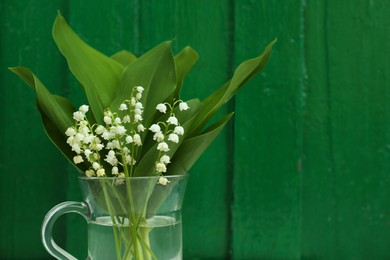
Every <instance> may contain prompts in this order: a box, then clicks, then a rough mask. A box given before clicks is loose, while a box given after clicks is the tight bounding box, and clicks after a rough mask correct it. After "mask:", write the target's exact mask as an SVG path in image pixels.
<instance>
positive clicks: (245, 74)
mask: <svg viewBox="0 0 390 260" xmlns="http://www.w3.org/2000/svg"><path fill="white" fill-rule="evenodd" d="M275 42H276V40H275V41H273V42H271V43H270V44H269V45H268V46H267V47H266V48H265V50H264V52H263V54H261V55H260V56H259V57H257V58H254V59H250V60H246V61H244V62H243V63H241V64H240V65H239V66H238V68H237V69H236V71H235V72H234V75H233V77H232V79H231V80H230V81H228V82H227V83H226V84H224V85H223V86H222V87H221V88H219V89H218V90H216V91H215V92H214V93H212V94H211V95H210V96H208V97H207V98H206V99H205V100H204V104H205V105H204V106H203V108H202V111H201V112H200V113H199V116H198V118H197V120H196V122H195V123H194V127H193V129H192V134H193V135H197V134H198V133H199V132H200V131H201V129H202V128H203V127H204V126H205V125H206V124H207V122H208V121H209V120H210V119H211V117H212V116H213V115H214V114H215V113H216V112H217V111H218V109H219V108H221V106H222V105H223V104H225V103H226V102H227V101H229V100H230V98H232V97H233V96H234V95H235V94H236V93H237V92H238V91H239V90H240V89H241V87H243V85H244V84H245V83H246V82H247V81H248V80H250V79H251V78H253V77H254V76H255V75H256V74H257V73H259V72H260V71H261V70H262V69H263V68H264V67H265V65H266V63H267V61H268V58H269V56H270V54H271V49H272V46H273V44H274V43H275Z"/></svg>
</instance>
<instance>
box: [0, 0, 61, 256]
mask: <svg viewBox="0 0 390 260" xmlns="http://www.w3.org/2000/svg"><path fill="white" fill-rule="evenodd" d="M62 4H63V3H62V1H43V3H42V5H37V4H36V1H31V0H23V1H1V3H0V12H1V13H0V21H1V23H0V24H1V27H0V38H1V43H0V44H1V45H0V52H1V53H0V57H1V60H0V65H1V70H0V74H1V75H0V78H1V82H2V83H1V84H2V85H1V95H0V101H1V104H2V108H3V113H2V115H1V120H2V127H1V128H0V129H1V130H0V146H1V147H2V149H1V152H0V158H1V159H0V160H1V162H0V169H1V171H2V173H3V180H2V181H1V182H0V191H1V203H0V211H1V213H2V214H1V217H0V221H1V223H3V224H2V227H1V234H0V258H1V259H25V258H29V259H43V258H45V257H48V254H47V253H46V252H45V251H44V249H43V246H42V243H41V239H40V229H41V224H42V221H43V218H44V216H45V214H46V212H47V211H49V209H50V208H51V207H52V206H54V205H55V204H56V203H58V202H60V201H64V199H65V195H66V191H65V187H66V185H65V183H66V172H65V170H64V168H65V167H64V166H65V165H66V161H65V160H64V158H63V156H62V155H61V154H60V152H59V151H57V149H56V148H55V147H54V145H52V144H51V143H50V141H49V139H48V138H47V137H46V135H45V133H44V130H43V127H42V124H41V122H40V116H39V113H38V111H37V109H36V106H35V93H34V91H33V90H32V89H31V88H29V87H27V86H26V85H25V84H24V83H23V82H21V81H20V80H19V79H18V78H17V77H16V76H15V75H12V73H11V72H9V71H7V69H6V68H7V67H12V66H25V67H29V68H31V69H32V70H33V71H34V73H35V74H36V75H37V76H39V77H40V79H41V81H42V82H43V83H44V84H45V85H46V86H47V87H48V88H50V90H51V91H53V92H54V93H57V94H63V93H64V88H65V85H64V78H63V76H62V75H63V74H62V68H63V66H64V64H63V62H62V61H61V60H60V59H59V56H56V48H55V45H54V42H53V41H52V39H51V25H52V21H53V19H54V17H55V15H56V10H58V9H60V8H61V7H62ZM37 14H39V15H37ZM53 53H54V55H53ZM57 227H58V228H64V226H63V225H61V224H60V223H59V224H58V225H57ZM62 241H63V239H62ZM59 242H61V238H59Z"/></svg>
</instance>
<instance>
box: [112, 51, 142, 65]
mask: <svg viewBox="0 0 390 260" xmlns="http://www.w3.org/2000/svg"><path fill="white" fill-rule="evenodd" d="M111 59H113V60H115V61H117V62H119V63H120V64H122V65H123V66H124V67H126V66H127V65H129V64H130V63H132V62H133V61H136V60H137V57H135V55H134V54H132V53H131V52H129V51H126V50H122V51H119V52H117V53H115V54H114V55H112V56H111Z"/></svg>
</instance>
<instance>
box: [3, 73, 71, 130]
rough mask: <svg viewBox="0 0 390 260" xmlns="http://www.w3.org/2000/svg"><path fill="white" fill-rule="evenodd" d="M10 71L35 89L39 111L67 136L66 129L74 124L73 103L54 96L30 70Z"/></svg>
mask: <svg viewBox="0 0 390 260" xmlns="http://www.w3.org/2000/svg"><path fill="white" fill-rule="evenodd" d="M10 70H11V71H12V72H14V73H15V74H16V75H18V76H19V77H20V78H21V79H22V80H23V81H25V82H26V83H27V84H28V85H29V86H31V87H32V88H34V89H35V92H36V98H37V105H38V107H39V109H40V110H41V111H42V112H43V113H45V115H46V116H47V117H48V118H49V119H50V120H51V121H52V122H53V124H54V125H55V126H56V127H57V129H58V130H59V131H61V132H62V133H64V136H65V131H66V129H67V128H68V127H70V126H72V125H73V124H74V120H73V112H74V107H73V105H72V103H71V102H70V101H69V100H68V99H66V98H63V97H59V96H55V95H52V94H51V93H50V92H49V91H48V90H47V89H46V87H45V86H44V85H43V84H42V83H41V81H40V80H39V79H38V78H37V77H36V76H35V75H34V74H33V73H32V72H31V71H30V70H29V69H27V68H23V67H14V68H10Z"/></svg>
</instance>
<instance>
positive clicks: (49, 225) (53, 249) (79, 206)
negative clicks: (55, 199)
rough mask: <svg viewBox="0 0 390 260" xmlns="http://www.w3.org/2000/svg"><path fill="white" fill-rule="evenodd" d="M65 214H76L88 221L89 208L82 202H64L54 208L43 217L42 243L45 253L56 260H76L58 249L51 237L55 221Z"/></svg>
mask: <svg viewBox="0 0 390 260" xmlns="http://www.w3.org/2000/svg"><path fill="white" fill-rule="evenodd" d="M66 213H78V214H80V215H82V216H83V217H84V218H85V219H86V220H87V221H88V220H89V208H88V206H87V204H86V203H84V202H74V201H66V202H63V203H60V204H58V205H56V206H54V207H53V208H52V209H51V210H50V211H49V212H48V213H47V214H46V216H45V219H44V220H43V224H42V233H41V235H42V243H43V246H44V247H45V249H46V250H47V252H49V253H50V254H51V255H52V256H54V257H55V258H57V259H68V260H77V258H75V257H74V256H72V255H71V254H69V253H68V252H66V251H65V250H63V249H62V248H61V247H59V246H58V245H57V244H56V242H54V240H53V237H52V231H53V226H54V223H55V222H56V220H57V219H58V218H59V217H60V216H61V215H63V214H66Z"/></svg>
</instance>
